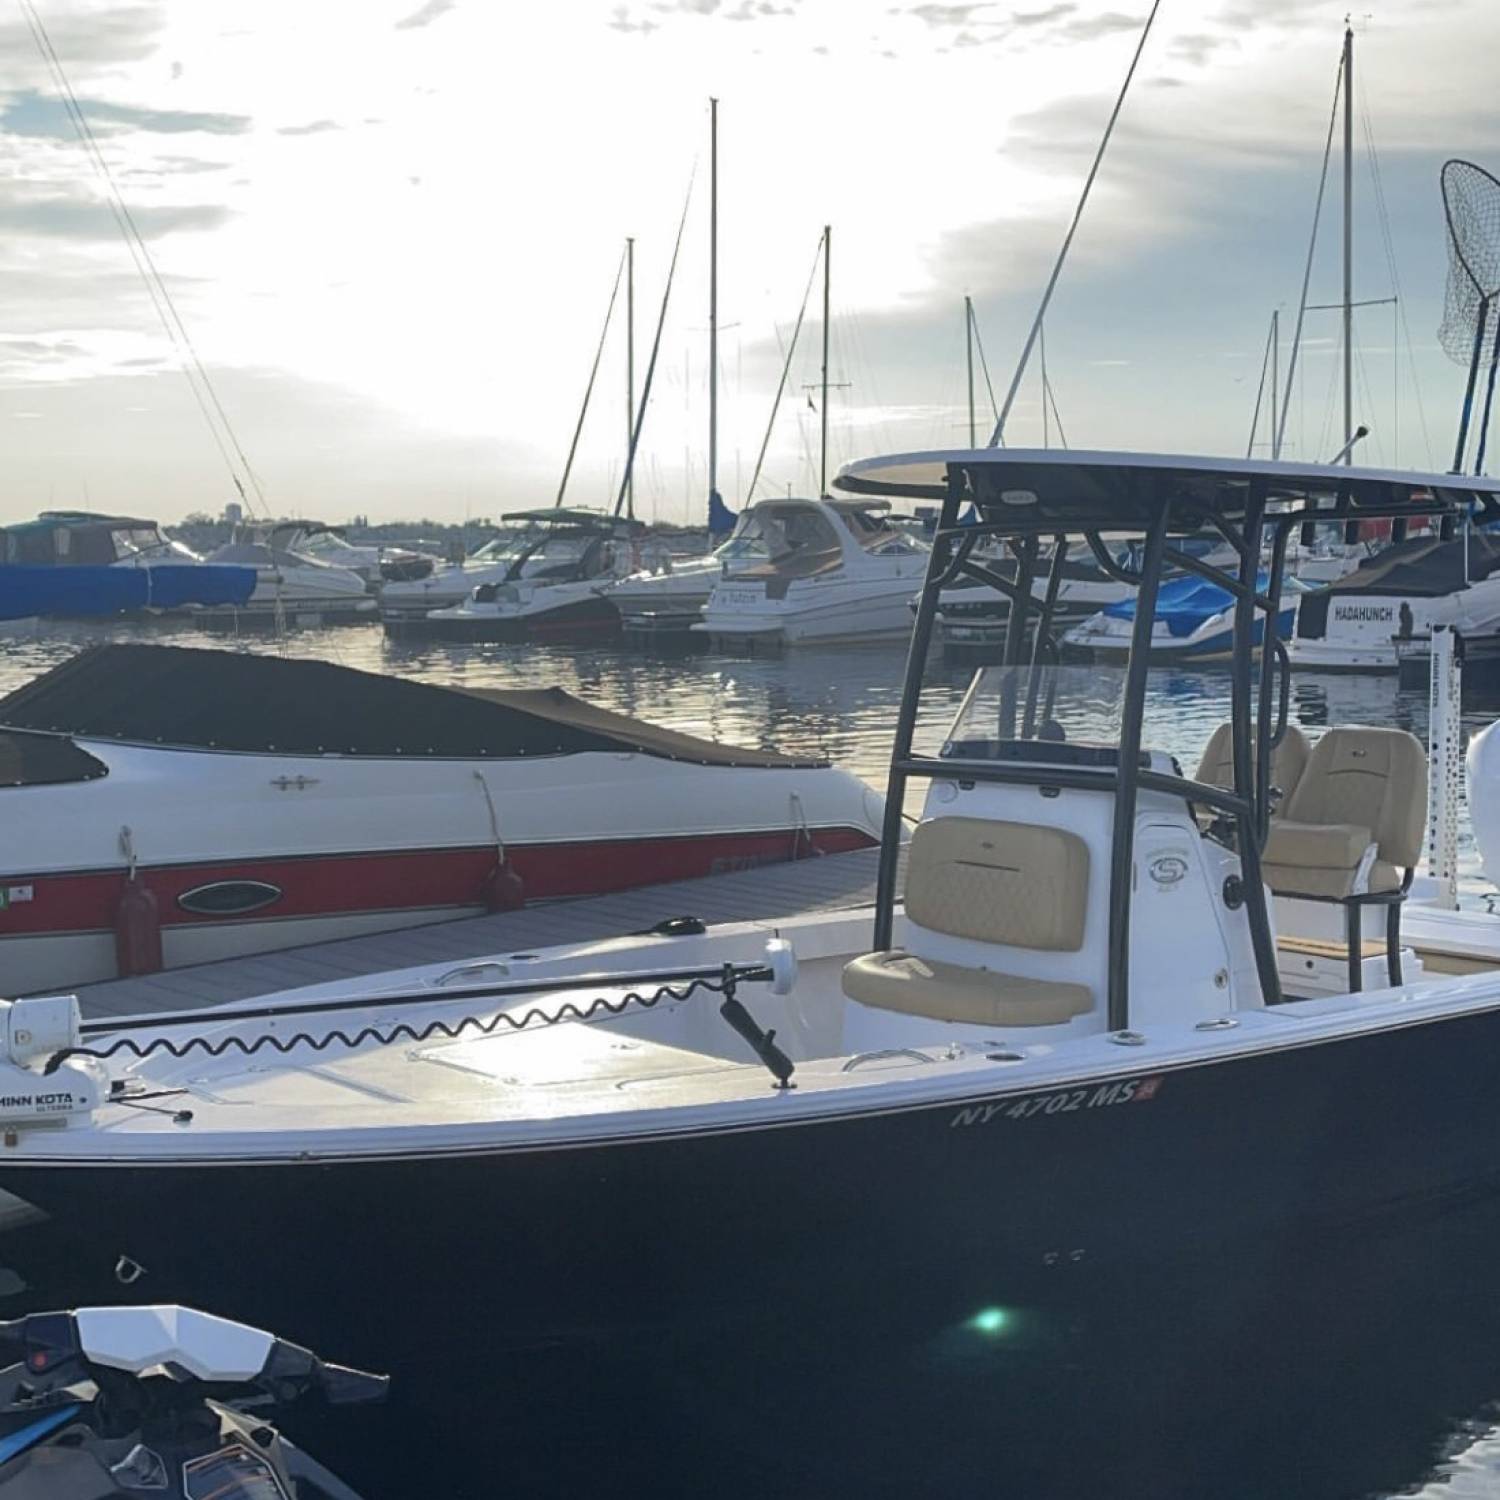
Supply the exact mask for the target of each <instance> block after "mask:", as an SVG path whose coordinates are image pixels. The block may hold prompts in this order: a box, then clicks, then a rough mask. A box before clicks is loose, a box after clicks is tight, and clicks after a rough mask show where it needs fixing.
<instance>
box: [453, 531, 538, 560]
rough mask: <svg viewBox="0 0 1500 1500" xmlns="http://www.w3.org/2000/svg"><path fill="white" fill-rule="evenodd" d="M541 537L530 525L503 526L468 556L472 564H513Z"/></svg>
mask: <svg viewBox="0 0 1500 1500" xmlns="http://www.w3.org/2000/svg"><path fill="white" fill-rule="evenodd" d="M539 535H541V532H540V530H539V528H538V527H536V526H535V525H530V524H522V525H519V526H505V527H502V528H501V529H500V531H498V532H497V533H496V534H495V535H494V536H492V537H491V538H490V539H489V541H487V542H486V543H485V544H484V545H483V546H482V547H476V548H475V550H474V551H473V552H471V553H470V554H469V561H470V562H474V563H498V562H514V561H515V559H516V558H518V557H519V556H520V555H521V554H522V553H523V552H524V551H525V550H526V549H527V548H528V547H529V546H530V545H531V544H532V543H533V542H534V541H535V540H536V539H537V537H538V536H539Z"/></svg>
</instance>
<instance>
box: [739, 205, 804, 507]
mask: <svg viewBox="0 0 1500 1500" xmlns="http://www.w3.org/2000/svg"><path fill="white" fill-rule="evenodd" d="M822 259H823V236H822V235H821V234H820V235H819V236H818V248H817V250H816V251H814V252H813V263H812V270H810V271H809V272H808V273H807V285H806V287H804V288H803V291H802V306H801V307H799V308H798V309H797V322H796V324H795V325H794V326H793V328H792V341H791V343H790V344H788V345H787V348H786V358H785V359H783V360H782V362H781V379H780V380H779V381H778V382H777V384H776V396H775V399H774V400H773V401H772V402H771V416H770V420H769V421H767V423H766V435H765V436H764V437H763V438H762V439H761V440H760V452H759V453H758V454H757V455H756V457H755V472H754V473H753V474H751V476H750V488H749V489H748V490H746V491H745V502H744V503H745V504H746V505H748V504H749V503H750V502H751V501H752V500H753V499H754V498H755V486H756V483H757V481H758V480H759V479H760V470H761V465H762V464H764V463H765V461H766V449H767V447H769V445H770V442H771V429H772V428H773V427H774V426H775V425H776V413H777V412H778V411H779V410H780V409H781V398H782V396H783V394H784V393H785V391H786V377H787V375H788V373H789V372H790V371H791V368H792V355H793V354H795V353H796V352H797V335H798V334H800V333H801V332H802V319H803V317H804V316H805V315H806V313H807V299H808V298H809V297H811V296H812V289H813V281H814V280H815V279H816V277H817V274H818V266H819V264H820V263H821V261H822ZM777 342H778V343H780V342H781V335H780V330H779V329H778V330H777Z"/></svg>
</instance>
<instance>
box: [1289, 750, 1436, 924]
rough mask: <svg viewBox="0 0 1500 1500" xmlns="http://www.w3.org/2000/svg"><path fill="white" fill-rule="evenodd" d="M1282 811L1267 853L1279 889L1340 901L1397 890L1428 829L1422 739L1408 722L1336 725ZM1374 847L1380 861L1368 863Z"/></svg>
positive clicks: (1415, 861) (1425, 758)
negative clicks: (1368, 726) (1403, 725)
mask: <svg viewBox="0 0 1500 1500" xmlns="http://www.w3.org/2000/svg"><path fill="white" fill-rule="evenodd" d="M1283 811H1284V813H1285V817H1283V818H1281V819H1278V820H1277V821H1276V822H1274V823H1273V824H1272V825H1271V833H1270V837H1269V839H1268V840H1267V841H1266V847H1265V849H1264V851H1263V852H1262V854H1261V871H1262V874H1263V875H1264V878H1265V881H1266V883H1267V884H1268V885H1269V886H1270V887H1271V889H1272V890H1273V891H1276V892H1278V893H1279V894H1283V895H1307V896H1312V897H1316V898H1320V899H1322V900H1325V901H1330V900H1331V901H1337V900H1342V899H1344V898H1346V897H1348V896H1353V895H1356V894H1359V893H1362V892H1363V891H1368V892H1371V893H1378V892H1382V891H1394V890H1396V889H1397V888H1398V887H1399V886H1400V884H1401V878H1402V877H1401V871H1402V870H1403V869H1411V868H1413V867H1414V866H1415V865H1416V863H1417V861H1418V860H1420V859H1421V857H1422V840H1423V837H1424V835H1425V833H1426V830H1427V757H1426V755H1425V754H1424V752H1423V750H1422V744H1421V741H1420V740H1418V739H1417V738H1416V736H1415V735H1411V734H1408V733H1407V732H1406V731H1405V730H1404V729H1330V730H1329V731H1328V733H1327V734H1325V735H1324V736H1323V738H1322V739H1320V740H1319V741H1318V743H1317V744H1316V745H1315V746H1313V751H1312V754H1311V755H1310V756H1309V757H1308V762H1307V768H1306V769H1305V770H1304V771H1303V773H1302V778H1301V780H1300V781H1299V782H1298V784H1297V790H1296V791H1295V792H1294V793H1293V794H1292V796H1291V798H1290V800H1289V801H1288V803H1287V804H1286V806H1285V808H1284V809H1283ZM1372 846H1373V847H1374V849H1375V859H1374V863H1373V864H1369V865H1368V867H1367V868H1366V869H1363V870H1362V869H1361V865H1362V864H1363V863H1365V855H1366V851H1367V850H1368V849H1370V848H1371V847H1372ZM1361 876H1364V877H1366V878H1365V879H1363V880H1361V879H1360V878H1359V877H1361Z"/></svg>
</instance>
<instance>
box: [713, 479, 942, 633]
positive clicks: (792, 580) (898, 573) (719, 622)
mask: <svg viewBox="0 0 1500 1500" xmlns="http://www.w3.org/2000/svg"><path fill="white" fill-rule="evenodd" d="M889 509H890V506H889V502H886V501H883V500H870V499H866V498H863V497H844V498H840V499H824V500H798V499H785V500H761V501H758V502H757V503H756V504H755V505H754V506H753V507H752V508H751V509H750V511H749V520H748V522H746V523H744V524H743V525H742V527H741V528H740V529H739V530H738V531H737V532H736V545H737V546H738V548H739V549H740V552H739V556H738V557H737V558H736V559H735V560H734V561H731V562H729V563H728V564H727V565H726V566H725V567H724V569H723V576H722V577H721V578H720V580H719V581H718V582H717V583H716V584H715V585H714V587H713V590H712V592H711V593H710V594H709V597H708V603H707V604H706V605H705V606H704V610H703V619H702V621H701V622H700V623H699V624H697V625H696V626H694V627H693V628H694V629H695V630H698V631H701V632H702V633H704V634H705V635H708V636H710V637H711V638H712V639H713V640H714V641H716V642H719V643H723V644H729V645H746V646H751V647H754V646H757V645H766V646H771V647H781V646H791V645H796V644H798V643H799V642H803V641H865V640H878V639H880V638H881V637H884V636H900V635H904V634H905V633H906V632H907V631H908V630H910V629H911V611H910V609H909V607H908V606H909V601H910V599H911V594H912V590H913V588H914V587H915V586H916V584H917V582H918V581H919V580H920V579H921V576H922V571H923V569H924V567H925V566H926V561H927V548H926V546H925V544H924V543H922V542H920V541H918V540H917V539H916V538H914V537H912V536H911V535H909V534H908V533H907V532H905V531H902V530H900V529H899V528H897V527H895V526H893V525H891V524H890V521H889V519H888V516H887V512H888V511H889ZM741 558H743V561H741V560H740V559H741Z"/></svg>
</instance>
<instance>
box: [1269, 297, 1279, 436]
mask: <svg viewBox="0 0 1500 1500" xmlns="http://www.w3.org/2000/svg"><path fill="white" fill-rule="evenodd" d="M1280 363H1281V309H1280V308H1279V307H1273V308H1272V309H1271V457H1272V458H1273V459H1276V458H1280V457H1281V437H1280V427H1279V426H1278V424H1277V421H1276V411H1277V392H1276V373H1277V371H1276V367H1277V366H1278V365H1279V364H1280Z"/></svg>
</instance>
